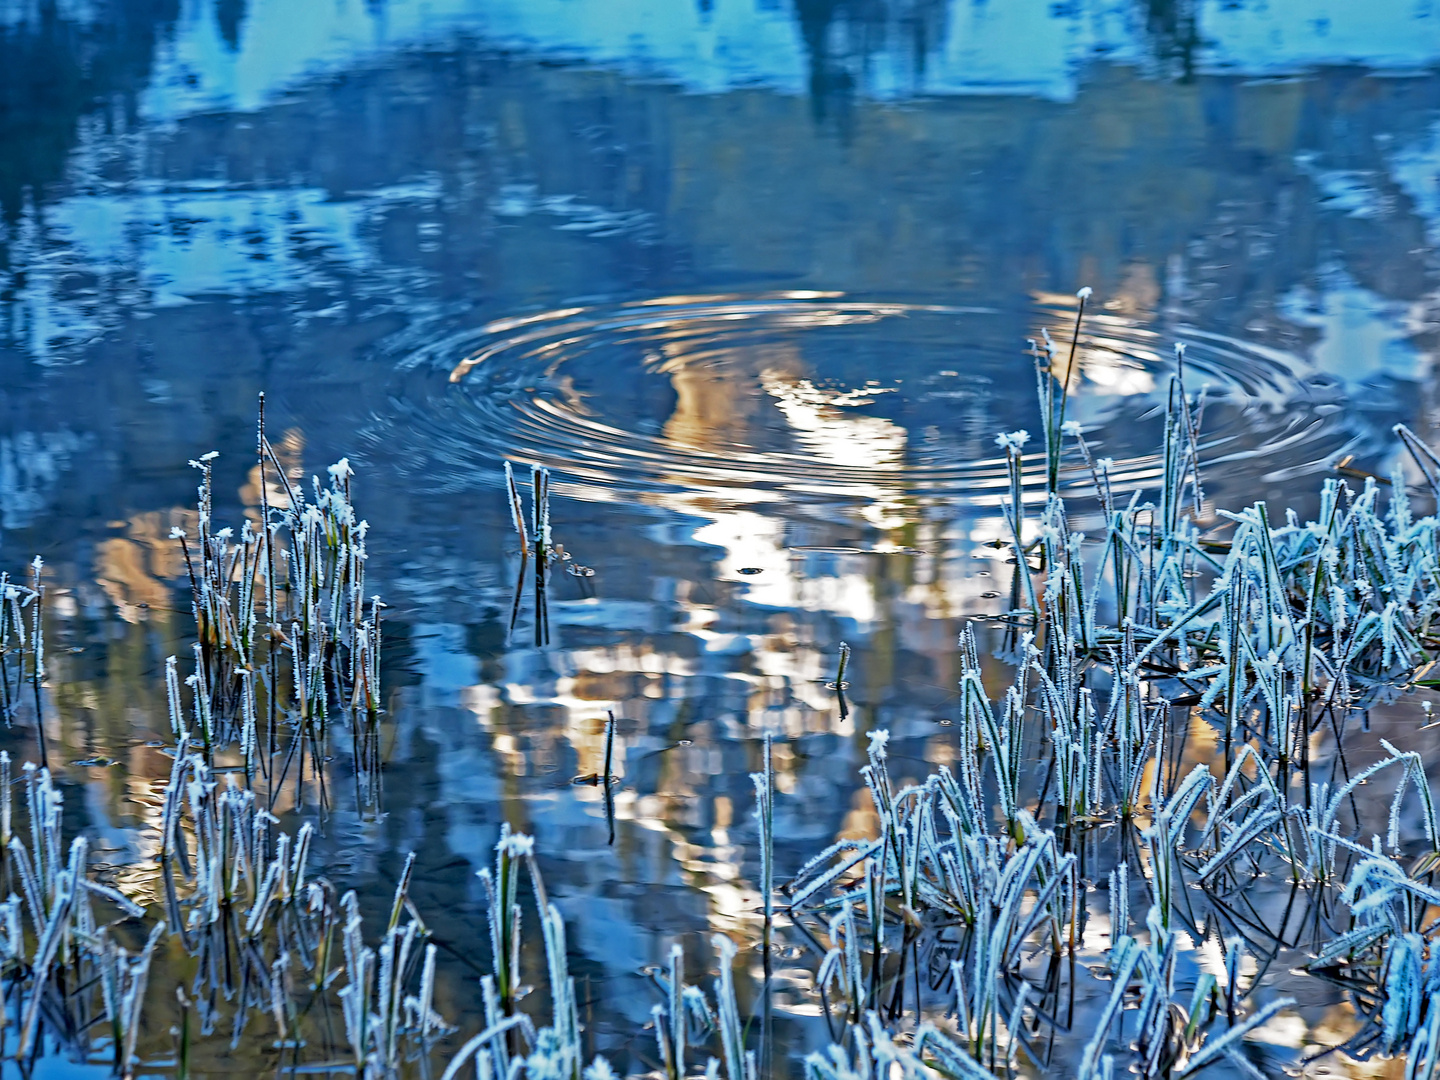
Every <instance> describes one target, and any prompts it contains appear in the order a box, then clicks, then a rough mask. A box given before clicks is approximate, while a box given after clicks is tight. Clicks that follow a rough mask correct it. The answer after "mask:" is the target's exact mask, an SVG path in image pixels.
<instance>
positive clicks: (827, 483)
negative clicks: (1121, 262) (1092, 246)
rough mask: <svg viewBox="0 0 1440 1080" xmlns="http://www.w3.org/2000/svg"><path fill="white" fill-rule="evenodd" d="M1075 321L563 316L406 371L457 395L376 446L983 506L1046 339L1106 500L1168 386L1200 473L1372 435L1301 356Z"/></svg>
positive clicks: (657, 480) (447, 346)
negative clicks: (999, 443) (1001, 441)
mask: <svg viewBox="0 0 1440 1080" xmlns="http://www.w3.org/2000/svg"><path fill="white" fill-rule="evenodd" d="M1071 306H1072V307H1073V306H1074V305H1071ZM1074 318H1075V315H1074V314H1073V313H1072V312H1071V311H1070V310H1067V309H1065V308H1063V307H1058V306H1055V305H1035V306H1033V307H1030V308H1028V309H1022V310H1019V311H1011V312H1002V311H999V310H995V309H987V308H983V307H965V306H957V305H946V304H921V303H905V302H883V301H867V300H860V299H854V298H851V297H849V296H846V295H845V294H843V293H835V294H831V295H817V294H813V293H776V294H762V295H757V296H740V295H718V296H677V297H664V298H657V299H653V300H644V301H638V302H632V303H629V304H621V305H613V306H598V307H589V306H587V307H575V308H564V309H560V310H557V311H548V312H542V313H539V314H535V315H529V316H524V317H519V318H513V319H501V320H497V321H495V322H492V323H489V324H487V325H485V326H483V327H480V328H479V329H477V330H476V331H475V332H474V333H460V334H456V335H452V336H448V337H445V338H444V339H442V340H441V341H439V342H437V343H433V344H431V345H428V346H426V347H425V348H424V349H423V350H420V351H418V352H416V353H415V354H413V355H411V356H409V357H406V358H405V359H404V361H403V364H404V366H406V367H408V368H413V369H420V370H422V371H423V372H425V373H426V374H427V375H433V371H434V370H435V369H445V368H449V369H450V372H449V381H450V383H452V384H454V385H455V386H456V387H457V388H458V390H457V391H452V392H451V393H449V394H440V393H436V392H435V389H434V388H433V386H432V387H428V388H427V387H426V386H425V385H424V384H422V383H419V382H418V381H417V383H415V384H411V385H410V386H408V387H407V390H406V392H404V393H402V394H401V395H400V398H401V400H402V401H404V402H405V403H406V404H407V406H409V407H408V408H406V409H405V410H404V411H403V412H401V413H400V414H399V418H397V420H396V421H395V425H396V426H395V427H394V428H392V429H391V430H388V431H387V432H386V436H388V437H389V438H392V439H393V440H394V441H395V442H397V443H399V442H405V441H411V440H413V441H414V442H416V443H418V444H419V446H420V447H422V448H423V450H422V453H423V454H424V455H425V456H426V460H427V462H428V463H429V467H428V468H427V469H426V470H423V471H425V472H428V473H429V474H430V475H438V476H439V477H442V478H446V477H452V476H468V475H471V474H472V470H475V469H480V468H483V467H484V465H485V463H488V462H493V461H494V460H495V459H496V458H507V459H511V460H514V461H517V462H534V463H540V464H544V465H547V466H549V467H550V468H552V469H554V470H556V472H557V474H558V475H559V476H560V477H561V478H563V481H564V482H565V483H566V484H567V486H568V489H569V490H570V491H572V492H573V493H574V494H575V495H576V496H577V497H580V498H594V499H598V500H602V501H603V500H607V499H612V498H615V497H617V495H631V496H633V495H639V494H644V493H661V492H663V493H667V494H681V495H684V494H695V493H701V492H703V493H707V494H711V495H714V496H715V497H716V498H719V499H721V500H723V501H725V502H729V503H732V504H736V505H742V504H748V503H775V502H777V501H780V500H782V499H783V500H785V501H787V502H788V503H791V504H794V503H796V502H849V503H854V504H867V503H868V504H873V503H876V502H877V501H878V502H885V501H887V500H888V501H894V500H899V499H910V500H914V501H917V502H927V503H929V504H931V505H946V506H951V507H958V506H960V505H963V504H975V505H988V506H992V507H993V506H997V505H998V501H999V497H1000V492H1001V491H1002V489H1004V488H1005V487H1006V485H1007V480H1006V476H1007V473H1006V470H1005V465H1004V458H1003V457H1002V456H997V455H998V454H999V451H998V449H997V448H996V446H995V440H994V435H995V433H996V432H999V431H1012V430H1016V429H1024V430H1031V431H1036V432H1038V431H1039V414H1038V412H1037V406H1036V404H1035V402H1036V385H1035V379H1034V366H1035V357H1034V354H1033V353H1030V352H1027V350H1026V349H1025V348H1023V347H1017V344H1018V343H1019V342H1022V341H1025V342H1027V343H1040V342H1043V341H1044V340H1045V338H1044V336H1043V335H1045V334H1050V335H1051V338H1050V341H1051V342H1052V347H1053V349H1054V350H1055V361H1054V368H1055V371H1056V373H1057V376H1058V377H1060V378H1061V379H1062V380H1063V379H1064V377H1065V374H1066V371H1067V369H1068V371H1069V385H1070V386H1071V388H1072V390H1071V396H1072V400H1071V401H1070V404H1069V406H1068V409H1069V412H1068V415H1069V416H1070V417H1071V418H1072V419H1074V420H1076V421H1077V422H1079V423H1081V425H1082V427H1084V428H1086V429H1088V430H1089V432H1090V438H1091V442H1092V443H1093V444H1094V445H1095V448H1096V452H1097V453H1098V454H1101V455H1104V456H1107V457H1109V458H1112V459H1113V460H1114V461H1115V477H1116V480H1117V481H1118V482H1120V483H1122V484H1141V485H1144V484H1145V483H1147V482H1153V481H1154V478H1155V477H1156V476H1157V475H1158V470H1159V464H1158V459H1157V458H1156V456H1155V453H1154V450H1153V447H1154V445H1155V444H1156V443H1157V442H1158V439H1159V432H1158V429H1157V426H1156V425H1155V424H1154V423H1150V422H1148V421H1151V420H1153V419H1154V418H1155V417H1156V416H1157V415H1158V410H1159V409H1162V408H1163V403H1164V399H1165V395H1166V394H1168V393H1169V392H1170V380H1171V378H1172V377H1173V376H1176V375H1182V376H1184V377H1187V378H1188V380H1189V389H1190V390H1191V391H1192V392H1193V391H1195V390H1200V389H1202V388H1203V392H1204V395H1205V399H1206V404H1207V409H1208V410H1209V417H1210V422H1209V423H1208V424H1206V425H1205V438H1204V441H1203V444H1202V446H1203V451H1204V453H1205V456H1206V460H1207V461H1209V462H1210V463H1211V464H1213V465H1220V464H1222V463H1223V464H1224V465H1226V466H1227V467H1229V468H1233V467H1235V466H1236V465H1237V464H1239V463H1241V462H1248V464H1246V465H1243V466H1241V467H1242V468H1245V469H1246V470H1247V471H1252V472H1256V473H1263V474H1269V475H1271V476H1281V475H1286V476H1291V475H1293V476H1299V475H1305V474H1306V473H1310V472H1313V471H1315V469H1317V468H1320V467H1323V466H1324V465H1325V464H1327V462H1328V460H1329V456H1330V455H1331V454H1332V453H1333V452H1335V451H1336V450H1337V449H1338V448H1343V447H1345V446H1347V445H1352V444H1356V443H1358V444H1359V445H1361V446H1367V445H1373V444H1374V443H1376V442H1379V441H1383V439H1384V437H1385V436H1384V433H1381V432H1376V431H1374V430H1367V425H1366V424H1365V423H1364V422H1363V420H1362V421H1360V422H1358V423H1357V422H1356V418H1355V417H1354V416H1353V414H1351V412H1350V409H1349V408H1347V406H1352V405H1353V402H1352V395H1351V393H1350V392H1349V391H1348V389H1347V387H1346V384H1345V383H1344V381H1343V380H1341V379H1337V378H1334V377H1331V376H1328V375H1326V374H1325V373H1323V372H1319V371H1316V370H1314V369H1313V367H1312V366H1311V365H1310V364H1308V363H1307V362H1306V360H1305V359H1304V357H1302V356H1299V355H1296V354H1294V353H1289V352H1285V351H1282V350H1278V349H1273V348H1265V347H1263V346H1259V345H1253V344H1247V343H1245V342H1244V341H1241V340H1237V339H1234V338H1230V337H1227V336H1225V335H1221V334H1215V333H1208V332H1205V331H1202V330H1197V329H1196V328H1194V327H1190V326H1185V325H1175V326H1171V327H1164V326H1156V325H1153V324H1147V323H1146V322H1142V321H1140V320H1138V319H1134V318H1126V317H1123V316H1117V315H1114V314H1108V313H1105V312H1103V311H1102V312H1100V313H1098V314H1097V313H1094V312H1092V313H1091V315H1090V318H1089V320H1088V321H1087V322H1084V323H1083V324H1082V331H1081V336H1080V340H1079V342H1078V343H1074V344H1075V354H1074V360H1073V361H1072V360H1071V346H1072V338H1073V336H1074V329H1073V326H1074ZM1025 333H1028V335H1029V337H1028V338H1024V337H1020V336H1017V335H1019V334H1025ZM1176 343H1179V344H1182V345H1183V346H1184V347H1185V352H1184V356H1183V359H1181V358H1179V357H1177V355H1176V353H1175V351H1173V346H1174V344H1176ZM1042 347H1043V346H1042ZM1046 363H1047V365H1048V364H1049V363H1050V362H1049V361H1046ZM1072 365H1073V366H1072ZM431 381H432V382H433V379H432V380H431ZM427 389H429V391H430V395H431V397H432V399H433V400H432V401H430V402H426V403H424V404H421V402H422V401H423V399H424V397H425V396H426V390H427ZM402 428H403V432H402V430H401V429H402ZM1076 466H1077V468H1076V470H1075V471H1076V472H1080V473H1083V475H1084V478H1085V479H1086V480H1087V481H1088V470H1084V469H1083V466H1081V465H1080V463H1079V461H1078V459H1077V462H1076ZM1031 479H1032V481H1033V482H1034V483H1036V484H1039V483H1042V482H1043V477H1042V476H1040V475H1038V474H1032V478H1031Z"/></svg>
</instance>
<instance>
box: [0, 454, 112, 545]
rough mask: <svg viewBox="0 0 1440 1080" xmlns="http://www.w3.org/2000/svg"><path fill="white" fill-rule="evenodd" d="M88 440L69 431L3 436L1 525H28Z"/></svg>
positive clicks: (10, 526)
mask: <svg viewBox="0 0 1440 1080" xmlns="http://www.w3.org/2000/svg"><path fill="white" fill-rule="evenodd" d="M89 441H90V439H89V437H88V436H84V435H76V434H74V433H73V432H69V431H46V432H40V433H38V434H37V433H34V432H29V431H19V432H16V433H15V434H13V435H5V436H0V528H5V529H23V528H27V527H28V526H29V525H30V523H31V522H32V521H33V520H34V518H35V516H36V515H37V514H39V513H41V512H42V511H44V510H45V509H46V507H47V506H48V505H49V502H50V496H51V493H52V492H53V490H54V489H55V486H56V484H58V483H59V481H60V476H61V474H62V473H65V472H67V471H69V469H70V468H71V465H72V464H73V462H74V459H75V458H76V457H77V456H78V455H79V454H80V453H81V452H82V451H83V450H84V449H85V447H86V445H87V444H88V443H89Z"/></svg>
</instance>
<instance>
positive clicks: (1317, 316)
mask: <svg viewBox="0 0 1440 1080" xmlns="http://www.w3.org/2000/svg"><path fill="white" fill-rule="evenodd" d="M1276 306H1277V307H1278V308H1279V310H1280V312H1281V314H1283V315H1284V316H1285V318H1287V319H1288V320H1290V321H1291V322H1293V323H1295V324H1297V325H1299V326H1309V327H1313V328H1315V329H1317V330H1318V331H1319V332H1320V340H1319V341H1318V342H1317V343H1316V344H1315V346H1314V347H1313V348H1312V349H1311V350H1310V356H1311V359H1312V361H1313V362H1314V364H1315V366H1316V367H1317V368H1318V369H1319V370H1321V371H1323V372H1325V373H1326V374H1329V375H1333V376H1335V377H1336V378H1338V379H1342V380H1344V381H1345V382H1347V383H1351V384H1359V383H1363V382H1365V381H1366V380H1367V379H1369V378H1371V377H1373V376H1375V375H1387V376H1390V377H1391V378H1396V379H1404V380H1406V381H1410V382H1416V381H1419V380H1420V379H1423V378H1424V377H1425V375H1426V374H1427V373H1428V371H1429V368H1430V361H1429V357H1428V356H1427V355H1426V354H1425V353H1423V352H1421V351H1420V350H1419V349H1417V348H1416V347H1415V344H1414V342H1412V341H1411V340H1410V334H1411V333H1412V332H1413V329H1414V328H1412V327H1411V326H1409V325H1407V324H1408V323H1410V322H1412V321H1413V320H1411V319H1410V318H1408V314H1409V313H1408V311H1407V308H1406V305H1404V304H1397V303H1395V302H1393V301H1389V300H1385V299H1384V298H1383V297H1381V296H1379V295H1377V294H1376V293H1373V292H1371V291H1370V290H1369V289H1366V288H1363V287H1361V286H1360V285H1358V284H1356V282H1355V280H1354V279H1353V278H1352V277H1350V275H1349V274H1347V273H1346V272H1345V271H1343V270H1341V269H1339V268H1332V269H1330V270H1328V271H1326V272H1324V273H1323V274H1322V275H1321V287H1320V289H1319V290H1318V291H1314V290H1310V289H1296V290H1294V291H1292V292H1290V293H1289V294H1287V295H1286V296H1284V297H1282V298H1281V299H1280V302H1279V303H1278V304H1277V305H1276Z"/></svg>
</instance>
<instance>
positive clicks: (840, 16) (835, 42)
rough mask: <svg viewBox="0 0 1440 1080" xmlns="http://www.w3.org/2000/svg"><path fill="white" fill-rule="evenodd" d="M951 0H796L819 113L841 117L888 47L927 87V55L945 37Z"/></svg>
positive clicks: (921, 85)
mask: <svg viewBox="0 0 1440 1080" xmlns="http://www.w3.org/2000/svg"><path fill="white" fill-rule="evenodd" d="M949 7H950V0H795V19H796V22H797V23H798V24H799V27H800V36H801V39H802V40H803V41H804V43H805V53H806V56H807V58H808V60H809V64H810V101H811V107H812V109H813V110H814V115H815V117H816V119H824V118H825V117H827V116H828V115H831V113H832V111H833V113H834V114H835V115H836V116H837V117H838V118H839V119H840V120H841V121H842V123H843V121H844V119H845V117H846V116H847V115H848V106H849V103H850V100H851V98H852V96H853V94H854V92H855V90H856V88H857V87H858V86H863V85H864V83H865V82H866V80H867V78H868V76H869V73H870V70H869V69H870V66H871V64H872V62H873V60H874V58H875V57H876V56H879V55H880V54H882V53H886V52H888V53H890V54H892V56H893V57H894V59H895V60H896V63H897V67H900V66H901V65H902V63H903V66H904V67H905V68H908V70H909V72H910V77H911V80H912V85H913V87H914V88H915V89H917V90H919V89H923V88H924V83H925V69H926V61H927V59H928V58H929V56H930V54H931V52H933V51H934V50H935V49H937V48H939V47H940V46H941V45H942V44H943V43H944V40H945V25H946V21H947V16H948V13H949Z"/></svg>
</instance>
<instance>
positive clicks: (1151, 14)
mask: <svg viewBox="0 0 1440 1080" xmlns="http://www.w3.org/2000/svg"><path fill="white" fill-rule="evenodd" d="M1139 6H1140V7H1141V9H1142V11H1143V13H1144V16H1145V30H1146V33H1147V34H1148V35H1149V37H1150V46H1151V48H1152V49H1153V50H1154V54H1155V59H1156V61H1158V62H1159V64H1160V66H1161V68H1162V69H1163V70H1164V71H1165V72H1166V73H1167V74H1170V75H1173V76H1176V77H1178V78H1180V79H1181V80H1184V81H1189V80H1190V79H1191V78H1192V77H1193V76H1194V74H1195V53H1196V52H1197V51H1198V49H1199V46H1200V44H1201V41H1200V20H1199V17H1198V16H1197V15H1196V11H1195V8H1196V4H1195V0H1141V3H1140V5H1139Z"/></svg>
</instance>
